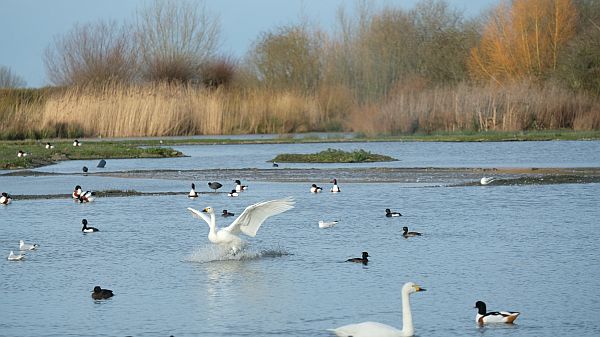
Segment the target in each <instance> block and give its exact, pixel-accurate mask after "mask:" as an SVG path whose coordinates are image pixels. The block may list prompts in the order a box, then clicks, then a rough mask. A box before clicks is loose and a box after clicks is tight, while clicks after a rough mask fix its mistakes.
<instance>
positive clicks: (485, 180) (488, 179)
mask: <svg viewBox="0 0 600 337" xmlns="http://www.w3.org/2000/svg"><path fill="white" fill-rule="evenodd" d="M494 180H496V178H494V177H483V178H481V180H480V181H479V182H480V183H481V185H488V184H490V183H491V182H492V181H494Z"/></svg>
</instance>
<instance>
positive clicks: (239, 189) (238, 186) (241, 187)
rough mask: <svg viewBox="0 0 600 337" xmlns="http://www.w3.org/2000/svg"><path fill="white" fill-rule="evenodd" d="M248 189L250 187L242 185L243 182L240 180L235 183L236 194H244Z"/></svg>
mask: <svg viewBox="0 0 600 337" xmlns="http://www.w3.org/2000/svg"><path fill="white" fill-rule="evenodd" d="M247 189H248V186H246V185H242V182H241V181H239V180H236V181H235V191H236V192H242V191H245V190H247Z"/></svg>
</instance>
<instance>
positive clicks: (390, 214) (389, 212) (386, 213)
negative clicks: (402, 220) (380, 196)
mask: <svg viewBox="0 0 600 337" xmlns="http://www.w3.org/2000/svg"><path fill="white" fill-rule="evenodd" d="M385 216H387V217H388V218H391V217H393V216H402V214H400V213H398V212H392V211H391V210H390V209H389V208H386V209H385Z"/></svg>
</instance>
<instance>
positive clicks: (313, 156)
mask: <svg viewBox="0 0 600 337" xmlns="http://www.w3.org/2000/svg"><path fill="white" fill-rule="evenodd" d="M394 160H396V159H394V158H392V157H389V156H385V155H381V154H376V153H371V152H369V151H365V150H354V151H352V152H349V151H343V150H336V149H332V148H329V149H327V150H324V151H321V152H318V153H308V154H302V153H282V154H278V155H277V156H276V157H275V158H274V159H273V160H272V161H273V162H282V163H369V162H380V161H394Z"/></svg>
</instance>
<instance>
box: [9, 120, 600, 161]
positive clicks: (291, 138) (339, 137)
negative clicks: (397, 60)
mask: <svg viewBox="0 0 600 337" xmlns="http://www.w3.org/2000/svg"><path fill="white" fill-rule="evenodd" d="M254 136H255V138H253V137H254ZM205 137H206V138H205ZM205 137H204V136H203V137H202V138H194V137H192V136H190V137H188V138H185V137H179V136H177V137H148V138H141V139H140V138H81V139H80V140H81V142H82V144H84V146H83V147H81V148H74V147H73V146H72V145H71V143H72V140H70V139H69V140H67V139H51V140H47V139H42V140H14V141H8V140H4V141H0V171H1V170H11V169H31V168H36V167H42V166H46V165H51V164H54V163H56V162H59V161H64V160H83V159H117V158H171V157H181V156H184V154H182V153H180V152H178V151H175V150H173V149H171V148H169V146H181V145H240V144H294V143H359V142H365V143H368V142H510V141H594V140H600V131H570V130H553V131H531V132H443V133H442V132H438V133H431V134H410V135H383V136H366V135H364V134H361V133H307V134H281V135H268V138H267V135H260V134H257V135H248V136H243V135H229V136H227V135H221V136H214V138H210V137H211V136H205ZM227 137H231V138H227ZM246 137H247V138H246ZM47 142H50V143H52V144H53V145H54V146H55V149H53V150H47V149H45V144H46V143H47ZM20 150H21V151H24V152H26V153H28V154H30V155H29V156H28V157H25V158H18V157H17V152H18V151H20ZM384 154H385V153H384Z"/></svg>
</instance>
